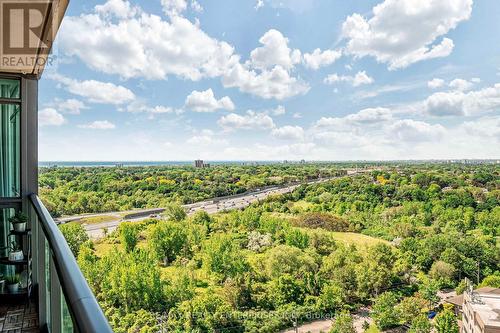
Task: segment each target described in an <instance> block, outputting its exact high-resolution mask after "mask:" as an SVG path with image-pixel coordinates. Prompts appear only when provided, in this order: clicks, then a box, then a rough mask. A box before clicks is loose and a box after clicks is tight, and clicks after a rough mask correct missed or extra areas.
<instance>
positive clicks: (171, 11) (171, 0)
mask: <svg viewBox="0 0 500 333" xmlns="http://www.w3.org/2000/svg"><path fill="white" fill-rule="evenodd" d="M161 5H162V6H163V11H164V12H165V14H167V15H169V16H171V15H180V14H181V13H182V12H183V11H185V10H186V9H187V6H188V4H187V1H186V0H161Z"/></svg>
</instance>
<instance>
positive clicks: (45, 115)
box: [38, 108, 66, 126]
mask: <svg viewBox="0 0 500 333" xmlns="http://www.w3.org/2000/svg"><path fill="white" fill-rule="evenodd" d="M65 122H66V120H65V119H64V116H63V115H62V114H60V113H59V112H57V110H56V109H52V108H45V109H42V110H40V111H39V112H38V123H39V124H40V126H61V125H62V124H64V123H65Z"/></svg>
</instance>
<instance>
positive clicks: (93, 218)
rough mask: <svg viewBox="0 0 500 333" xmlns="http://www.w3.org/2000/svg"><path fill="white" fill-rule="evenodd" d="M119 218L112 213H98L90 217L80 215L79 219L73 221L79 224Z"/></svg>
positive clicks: (97, 222) (111, 220)
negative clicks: (98, 214)
mask: <svg viewBox="0 0 500 333" xmlns="http://www.w3.org/2000/svg"><path fill="white" fill-rule="evenodd" d="M119 219H120V218H119V217H117V216H114V215H100V216H90V217H82V218H81V219H80V220H77V221H75V222H77V223H81V224H99V223H105V222H113V221H117V220H119Z"/></svg>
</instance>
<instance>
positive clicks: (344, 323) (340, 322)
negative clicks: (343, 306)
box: [330, 312, 356, 333]
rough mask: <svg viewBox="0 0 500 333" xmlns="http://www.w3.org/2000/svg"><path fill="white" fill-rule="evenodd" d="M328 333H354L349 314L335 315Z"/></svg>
mask: <svg viewBox="0 0 500 333" xmlns="http://www.w3.org/2000/svg"><path fill="white" fill-rule="evenodd" d="M330 333H356V329H355V328H354V322H353V320H352V317H351V315H350V314H349V312H341V313H339V314H337V315H335V318H334V319H333V324H332V328H331V329H330Z"/></svg>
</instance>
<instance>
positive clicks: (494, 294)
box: [461, 285, 500, 333]
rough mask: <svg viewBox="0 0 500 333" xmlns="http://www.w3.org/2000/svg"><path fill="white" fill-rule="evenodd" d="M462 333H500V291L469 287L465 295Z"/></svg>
mask: <svg viewBox="0 0 500 333" xmlns="http://www.w3.org/2000/svg"><path fill="white" fill-rule="evenodd" d="M461 333H500V289H499V288H480V289H476V290H473V289H472V286H471V285H469V287H468V288H467V290H466V291H465V293H464V295H463V304H462V327H461Z"/></svg>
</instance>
